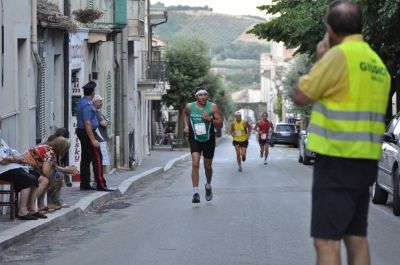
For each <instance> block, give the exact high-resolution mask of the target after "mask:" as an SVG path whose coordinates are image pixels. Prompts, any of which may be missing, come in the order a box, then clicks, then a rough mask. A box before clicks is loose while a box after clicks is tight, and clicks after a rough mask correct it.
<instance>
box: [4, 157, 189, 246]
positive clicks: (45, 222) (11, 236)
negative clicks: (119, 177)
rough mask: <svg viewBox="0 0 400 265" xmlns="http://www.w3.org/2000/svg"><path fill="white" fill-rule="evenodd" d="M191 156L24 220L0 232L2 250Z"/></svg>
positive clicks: (119, 195) (78, 213)
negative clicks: (51, 211) (37, 218)
mask: <svg viewBox="0 0 400 265" xmlns="http://www.w3.org/2000/svg"><path fill="white" fill-rule="evenodd" d="M189 156H190V154H185V155H182V156H180V157H177V158H175V159H173V160H170V161H168V162H167V163H166V164H165V166H164V167H155V168H152V169H149V170H147V171H145V172H143V173H140V174H138V175H135V176H132V177H130V178H128V179H126V180H124V181H123V182H122V183H121V184H120V185H119V186H118V188H117V189H116V190H114V191H113V192H107V193H104V192H94V193H91V194H89V195H87V196H85V197H83V198H82V199H80V200H79V201H78V202H77V203H76V204H75V205H74V206H72V207H71V208H64V209H60V210H59V211H56V212H54V213H52V214H51V215H48V218H47V219H39V220H36V221H34V222H24V223H21V224H19V225H17V226H15V227H13V228H11V229H8V230H6V231H4V232H0V250H5V249H7V248H9V247H10V246H12V245H13V244H15V243H18V242H23V241H24V240H26V239H27V238H29V237H30V236H31V235H34V234H36V233H38V232H40V231H42V230H43V229H46V228H49V227H51V226H54V225H57V224H60V223H64V222H66V221H69V220H71V219H73V218H75V217H78V216H80V215H83V214H85V213H87V212H88V211H89V210H90V209H91V208H96V207H98V206H100V205H101V204H104V203H105V202H108V201H110V200H112V198H114V197H121V196H122V195H124V194H126V193H127V192H128V191H129V190H131V189H133V188H134V187H135V186H136V185H138V184H140V183H142V182H143V181H144V178H146V179H149V178H153V177H156V176H158V175H160V174H162V173H163V172H166V171H168V170H170V169H171V168H172V167H173V166H174V165H175V163H176V162H179V161H183V160H185V159H186V158H187V157H189Z"/></svg>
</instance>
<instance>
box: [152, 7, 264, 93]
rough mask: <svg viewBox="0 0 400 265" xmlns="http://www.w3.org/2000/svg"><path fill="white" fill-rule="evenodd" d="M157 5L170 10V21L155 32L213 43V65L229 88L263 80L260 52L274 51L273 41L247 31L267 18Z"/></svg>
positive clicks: (162, 35)
mask: <svg viewBox="0 0 400 265" xmlns="http://www.w3.org/2000/svg"><path fill="white" fill-rule="evenodd" d="M153 7H154V8H166V9H167V10H168V22H167V23H165V24H161V25H159V26H157V27H156V30H155V34H157V35H158V36H159V37H161V38H162V39H164V40H166V41H167V42H168V43H173V42H174V40H175V39H177V37H178V36H182V35H183V36H184V37H188V38H191V37H193V38H196V39H200V40H203V41H204V42H205V43H206V44H207V45H208V46H209V47H210V55H211V56H212V66H213V68H214V69H215V71H217V72H218V73H220V74H221V75H222V76H223V78H224V81H225V85H226V86H227V87H228V88H229V89H232V90H237V89H241V88H244V87H248V86H254V85H257V84H259V82H260V66H259V65H260V54H261V53H265V52H270V45H269V43H268V42H267V41H265V40H258V39H257V38H256V37H255V36H254V35H249V34H246V31H247V30H249V29H250V28H252V27H253V26H254V25H256V24H259V23H263V22H265V19H263V18H261V17H256V16H233V15H225V14H219V13H214V12H213V10H212V9H211V8H209V7H208V6H204V7H190V6H169V7H166V6H164V4H163V3H160V2H158V3H156V4H155V5H153Z"/></svg>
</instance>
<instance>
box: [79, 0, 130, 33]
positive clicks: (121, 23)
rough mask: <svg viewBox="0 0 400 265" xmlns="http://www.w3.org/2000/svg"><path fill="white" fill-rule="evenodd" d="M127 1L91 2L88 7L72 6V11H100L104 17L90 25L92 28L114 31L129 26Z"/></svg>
mask: <svg viewBox="0 0 400 265" xmlns="http://www.w3.org/2000/svg"><path fill="white" fill-rule="evenodd" d="M126 1H127V0H89V1H88V2H87V5H85V4H84V3H82V2H81V4H78V5H76V4H75V5H74V4H72V5H71V7H72V9H73V10H74V9H85V8H93V9H98V10H100V11H101V12H102V13H103V14H102V16H101V17H100V18H99V19H97V20H95V21H94V22H92V23H90V24H88V26H89V27H90V28H99V29H104V28H106V29H113V28H123V27H125V26H126V24H127V15H126V5H127V3H126Z"/></svg>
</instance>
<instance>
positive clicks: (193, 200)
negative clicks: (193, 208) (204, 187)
mask: <svg viewBox="0 0 400 265" xmlns="http://www.w3.org/2000/svg"><path fill="white" fill-rule="evenodd" d="M199 202H200V195H199V194H198V193H195V194H193V199H192V203H199Z"/></svg>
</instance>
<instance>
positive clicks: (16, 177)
mask: <svg viewBox="0 0 400 265" xmlns="http://www.w3.org/2000/svg"><path fill="white" fill-rule="evenodd" d="M0 179H1V180H7V181H12V182H13V183H14V185H15V188H16V190H17V191H20V190H23V189H26V188H30V187H38V186H39V182H38V179H37V178H36V176H33V175H32V174H29V173H28V172H26V171H25V170H24V169H23V168H20V167H19V168H14V169H11V170H8V171H6V172H3V173H1V174H0Z"/></svg>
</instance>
